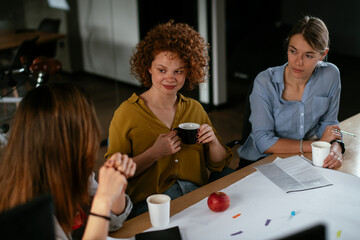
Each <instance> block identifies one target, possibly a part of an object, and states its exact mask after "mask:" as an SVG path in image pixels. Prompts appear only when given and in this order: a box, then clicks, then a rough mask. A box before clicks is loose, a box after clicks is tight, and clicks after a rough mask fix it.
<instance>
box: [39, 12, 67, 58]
mask: <svg viewBox="0 0 360 240" xmlns="http://www.w3.org/2000/svg"><path fill="white" fill-rule="evenodd" d="M60 23H61V21H60V19H51V18H44V19H43V20H41V22H40V24H39V26H38V29H37V30H39V31H41V32H49V33H59V30H60ZM56 47H57V42H56V41H54V42H49V43H44V44H41V45H39V46H37V50H36V52H37V56H45V57H49V58H54V57H55V55H56Z"/></svg>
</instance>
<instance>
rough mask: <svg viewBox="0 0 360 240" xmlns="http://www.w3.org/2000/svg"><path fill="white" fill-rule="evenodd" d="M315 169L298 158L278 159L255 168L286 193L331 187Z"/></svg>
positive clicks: (327, 180) (301, 158)
mask: <svg viewBox="0 0 360 240" xmlns="http://www.w3.org/2000/svg"><path fill="white" fill-rule="evenodd" d="M317 168H318V167H315V166H313V165H312V164H311V163H310V162H308V161H307V160H305V159H304V158H303V157H300V156H293V157H289V158H284V159H282V158H279V157H278V158H276V159H275V161H274V162H272V163H269V164H264V165H260V166H258V167H256V169H257V170H258V171H259V172H261V173H262V174H263V175H264V176H265V177H267V178H268V179H270V180H271V181H272V182H273V183H275V184H276V185H277V186H279V187H280V188H281V189H282V190H283V191H285V192H287V193H288V192H296V191H304V190H309V189H314V188H320V187H326V186H330V185H333V184H332V183H331V182H330V180H329V179H327V178H326V177H324V176H323V175H321V173H320V172H319V171H318V169H317Z"/></svg>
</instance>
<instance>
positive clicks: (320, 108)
mask: <svg viewBox="0 0 360 240" xmlns="http://www.w3.org/2000/svg"><path fill="white" fill-rule="evenodd" d="M330 100H331V99H330V98H328V97H314V99H313V101H312V118H313V121H314V122H318V121H319V120H320V118H321V117H322V116H323V115H324V114H325V113H326V111H327V110H328V109H329V105H330Z"/></svg>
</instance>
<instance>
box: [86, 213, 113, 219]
mask: <svg viewBox="0 0 360 240" xmlns="http://www.w3.org/2000/svg"><path fill="white" fill-rule="evenodd" d="M89 215H93V216H95V217H101V218H103V219H105V220H108V221H110V217H108V216H104V215H100V214H96V213H92V212H89Z"/></svg>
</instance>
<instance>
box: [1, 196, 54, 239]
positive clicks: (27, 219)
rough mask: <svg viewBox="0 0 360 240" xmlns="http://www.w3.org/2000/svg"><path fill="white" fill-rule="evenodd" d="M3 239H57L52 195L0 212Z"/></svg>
mask: <svg viewBox="0 0 360 240" xmlns="http://www.w3.org/2000/svg"><path fill="white" fill-rule="evenodd" d="M0 233H1V239H10V240H11V239H38V240H51V239H55V230H54V206H53V201H52V197H51V196H50V195H43V196H39V197H36V198H34V199H32V200H30V201H29V202H26V203H25V204H22V205H19V206H16V207H14V208H12V209H9V210H6V211H4V212H2V213H0Z"/></svg>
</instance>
